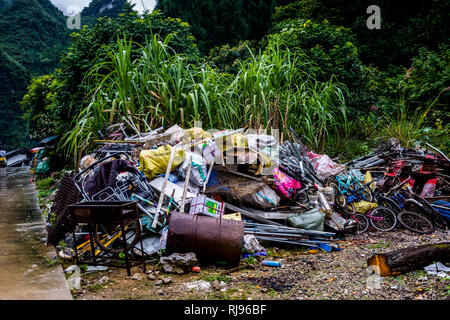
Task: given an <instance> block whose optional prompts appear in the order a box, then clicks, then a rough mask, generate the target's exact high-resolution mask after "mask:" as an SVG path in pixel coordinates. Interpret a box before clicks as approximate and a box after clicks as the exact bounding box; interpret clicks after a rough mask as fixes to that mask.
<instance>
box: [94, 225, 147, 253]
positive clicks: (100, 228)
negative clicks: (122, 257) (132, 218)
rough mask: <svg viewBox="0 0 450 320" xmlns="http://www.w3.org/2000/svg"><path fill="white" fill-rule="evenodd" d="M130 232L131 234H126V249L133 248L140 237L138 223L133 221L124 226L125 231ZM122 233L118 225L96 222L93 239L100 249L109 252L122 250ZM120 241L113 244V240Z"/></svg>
mask: <svg viewBox="0 0 450 320" xmlns="http://www.w3.org/2000/svg"><path fill="white" fill-rule="evenodd" d="M129 231H133V232H130V233H131V236H127V238H126V239H127V244H126V250H127V251H128V250H130V249H131V248H133V247H134V246H135V245H136V243H137V242H138V241H139V239H140V237H141V229H140V228H139V224H137V223H133V224H129V225H127V226H125V233H126V234H127V233H129ZM122 239H123V235H122V230H121V227H120V225H104V224H96V225H95V226H94V241H95V243H96V244H97V246H98V247H99V249H101V250H102V251H106V252H109V253H120V252H123V241H122ZM116 241H117V242H118V243H120V245H119V246H114V243H115V242H116Z"/></svg>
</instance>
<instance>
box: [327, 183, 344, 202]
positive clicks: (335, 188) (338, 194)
mask: <svg viewBox="0 0 450 320" xmlns="http://www.w3.org/2000/svg"><path fill="white" fill-rule="evenodd" d="M328 186H329V187H331V188H333V191H334V203H336V204H337V205H338V206H339V207H341V208H345V205H346V204H347V199H346V198H345V196H344V195H343V194H341V192H340V191H339V187H338V185H337V184H336V183H335V182H330V183H328Z"/></svg>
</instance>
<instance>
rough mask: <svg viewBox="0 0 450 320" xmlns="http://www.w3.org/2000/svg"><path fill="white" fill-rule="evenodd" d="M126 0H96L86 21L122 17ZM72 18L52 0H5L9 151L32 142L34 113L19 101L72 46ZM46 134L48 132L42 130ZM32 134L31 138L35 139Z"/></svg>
mask: <svg viewBox="0 0 450 320" xmlns="http://www.w3.org/2000/svg"><path fill="white" fill-rule="evenodd" d="M125 4H126V0H93V1H92V2H91V3H90V5H89V6H88V7H86V8H84V10H83V11H82V21H81V23H82V24H87V25H92V24H94V23H95V20H96V19H97V18H99V17H103V16H106V17H117V16H118V15H119V13H120V12H121V11H122V10H123V8H124V6H125ZM66 22H67V17H65V16H64V15H63V13H62V12H61V11H60V10H58V9H57V8H56V7H55V6H54V5H53V4H52V3H51V2H50V0H0V126H1V131H0V143H3V144H4V145H5V146H6V148H7V149H8V150H12V149H15V148H19V147H24V146H27V145H29V143H32V142H33V141H32V140H33V139H32V137H33V136H35V134H33V132H28V129H29V122H30V117H29V115H27V114H25V119H23V117H24V114H23V111H22V110H21V107H20V104H19V102H20V101H21V100H22V97H23V96H24V94H25V93H26V89H27V86H28V84H29V82H30V80H31V79H32V78H33V77H37V76H40V75H44V74H50V73H52V72H53V71H54V70H55V68H56V67H58V65H59V63H60V58H61V56H62V54H63V52H64V51H65V50H66V49H67V48H68V46H69V41H70V37H69V34H70V33H72V32H73V31H76V30H69V29H67V24H66ZM42 134H45V131H44V132H42ZM30 135H31V137H30Z"/></svg>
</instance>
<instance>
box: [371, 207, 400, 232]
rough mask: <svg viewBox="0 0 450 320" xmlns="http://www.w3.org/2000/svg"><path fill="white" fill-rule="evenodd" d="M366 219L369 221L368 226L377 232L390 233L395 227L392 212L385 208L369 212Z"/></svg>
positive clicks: (395, 223) (394, 216)
mask: <svg viewBox="0 0 450 320" xmlns="http://www.w3.org/2000/svg"><path fill="white" fill-rule="evenodd" d="M371 217H374V218H382V219H381V220H376V219H373V218H371ZM368 218H369V219H370V224H371V225H372V227H374V228H375V229H376V230H378V231H391V230H393V229H394V228H395V226H396V225H397V216H396V215H395V213H394V211H392V210H391V209H389V208H387V207H377V208H375V209H372V210H371V211H369V214H368Z"/></svg>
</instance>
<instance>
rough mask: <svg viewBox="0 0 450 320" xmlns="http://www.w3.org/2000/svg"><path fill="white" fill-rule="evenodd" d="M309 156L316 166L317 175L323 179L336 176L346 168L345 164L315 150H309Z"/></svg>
mask: <svg viewBox="0 0 450 320" xmlns="http://www.w3.org/2000/svg"><path fill="white" fill-rule="evenodd" d="M308 158H309V161H310V162H311V164H312V165H313V167H314V171H315V172H316V175H317V177H318V178H319V179H322V180H326V179H328V178H329V177H331V176H335V175H337V174H339V173H340V172H342V171H343V170H344V169H345V166H344V165H341V164H338V163H336V162H334V161H333V160H331V158H330V157H329V156H327V155H326V154H322V155H320V154H315V153H314V152H308Z"/></svg>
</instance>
